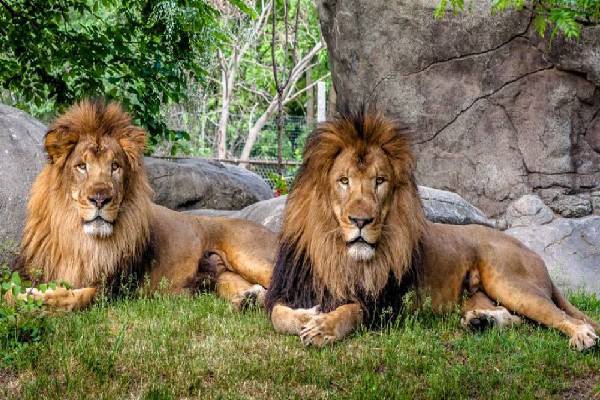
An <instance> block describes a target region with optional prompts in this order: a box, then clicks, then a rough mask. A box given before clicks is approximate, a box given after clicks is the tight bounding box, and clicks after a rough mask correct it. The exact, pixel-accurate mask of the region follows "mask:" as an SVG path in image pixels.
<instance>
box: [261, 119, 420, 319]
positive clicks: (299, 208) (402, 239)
mask: <svg viewBox="0 0 600 400" xmlns="http://www.w3.org/2000/svg"><path fill="white" fill-rule="evenodd" d="M370 147H379V148H381V149H383V151H384V152H385V153H386V154H387V156H388V157H389V160H390V163H391V165H392V168H393V174H394V176H393V180H392V183H393V200H392V205H391V208H390V212H389V214H388V216H387V218H386V221H385V225H384V228H383V231H382V236H381V238H380V241H379V243H378V245H377V252H376V255H375V256H374V258H373V259H371V260H369V261H366V262H364V261H355V260H353V259H351V258H350V257H348V255H347V251H346V243H345V241H344V239H343V237H342V235H341V233H340V230H339V225H338V223H337V221H336V219H335V216H334V213H333V210H332V206H331V202H330V199H329V195H330V193H331V191H330V188H329V181H328V173H329V171H330V169H331V167H332V166H333V163H334V161H335V159H336V157H337V156H338V155H339V154H340V153H341V152H342V151H343V150H344V149H352V150H354V151H356V152H357V153H358V155H359V157H358V159H360V158H361V157H360V154H365V153H366V152H367V151H368V149H369V148H370ZM414 166H415V160H414V157H413V155H412V152H411V150H410V142H409V138H408V136H407V134H406V133H405V132H404V131H403V130H402V129H401V128H400V127H399V125H398V124H397V123H395V122H393V121H390V120H387V119H385V118H383V117H382V116H381V115H379V114H368V113H366V112H359V113H346V114H344V115H342V116H341V117H338V118H336V119H334V120H332V121H329V122H325V123H323V124H321V125H320V126H319V127H317V129H315V131H314V132H313V133H312V134H311V136H310V137H309V139H308V141H307V145H306V148H305V151H304V155H303V163H302V166H301V169H300V172H299V173H298V176H297V178H296V182H295V184H294V187H293V189H292V191H291V193H290V195H289V197H288V200H287V206H286V209H285V215H284V224H283V231H282V235H281V241H280V248H279V252H278V256H277V261H276V264H275V270H274V273H273V278H272V281H271V286H270V288H269V292H268V295H267V303H266V304H267V308H268V310H269V311H270V310H272V308H273V307H274V305H275V304H276V303H278V302H281V303H284V304H286V305H288V306H290V307H292V308H310V307H313V306H315V305H317V304H319V305H321V309H322V310H323V311H325V312H327V311H331V310H332V309H334V308H336V307H338V306H340V305H342V304H345V303H348V302H359V303H360V304H361V305H362V306H363V311H364V312H366V314H367V319H370V320H371V322H374V321H373V319H374V318H376V316H377V315H378V311H381V310H382V309H383V308H386V307H392V308H393V309H394V311H398V310H399V308H400V307H401V301H402V300H401V297H402V294H403V293H406V291H407V290H408V288H409V287H412V284H413V282H412V281H413V280H414V279H415V278H416V276H415V275H416V271H417V270H418V268H417V267H418V264H419V253H420V251H419V249H420V238H421V235H422V231H423V228H424V225H425V217H424V212H423V208H422V204H421V200H420V197H419V195H418V190H417V186H416V184H415V180H414V177H413V170H414ZM409 278H410V279H409Z"/></svg>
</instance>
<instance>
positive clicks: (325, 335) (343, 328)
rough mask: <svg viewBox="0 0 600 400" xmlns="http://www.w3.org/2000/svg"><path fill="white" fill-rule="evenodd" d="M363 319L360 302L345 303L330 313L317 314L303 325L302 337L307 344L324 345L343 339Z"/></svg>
mask: <svg viewBox="0 0 600 400" xmlns="http://www.w3.org/2000/svg"><path fill="white" fill-rule="evenodd" d="M362 320H363V315H362V308H361V306H360V304H356V303H352V304H345V305H343V306H340V307H338V308H336V309H335V310H333V311H331V312H328V313H321V314H317V315H315V316H313V317H311V318H310V320H309V321H308V322H307V323H306V325H304V326H303V327H302V331H301V332H300V339H301V340H302V343H303V344H304V345H306V346H308V345H313V346H317V347H322V346H325V345H327V344H331V343H333V342H335V341H338V340H342V339H343V338H345V337H346V336H348V334H350V333H351V332H352V331H354V330H355V329H356V328H357V327H358V326H359V325H360V324H361V323H362Z"/></svg>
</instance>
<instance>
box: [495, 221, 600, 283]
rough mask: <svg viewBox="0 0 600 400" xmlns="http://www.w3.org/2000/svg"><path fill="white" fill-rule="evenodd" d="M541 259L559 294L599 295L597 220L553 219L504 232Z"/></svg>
mask: <svg viewBox="0 0 600 400" xmlns="http://www.w3.org/2000/svg"><path fill="white" fill-rule="evenodd" d="M506 233H508V234H509V235H512V236H514V237H515V238H517V239H519V240H520V241H522V242H523V243H524V244H525V245H527V246H528V247H529V248H531V249H533V250H535V251H536V252H537V253H538V254H540V255H541V256H542V258H543V259H544V261H545V262H546V265H547V267H548V270H549V272H550V276H551V277H552V279H553V281H554V282H555V283H556V284H557V286H558V287H559V288H561V289H562V290H584V291H590V292H595V293H597V294H600V217H599V216H591V217H585V218H556V219H555V220H554V221H552V222H550V223H548V224H545V225H531V226H524V227H514V228H511V229H508V230H507V231H506Z"/></svg>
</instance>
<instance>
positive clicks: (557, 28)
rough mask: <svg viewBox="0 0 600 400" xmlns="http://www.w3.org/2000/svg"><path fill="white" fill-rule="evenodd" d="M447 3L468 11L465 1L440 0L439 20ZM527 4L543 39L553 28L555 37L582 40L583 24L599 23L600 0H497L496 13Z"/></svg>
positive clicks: (436, 12) (495, 4)
mask: <svg viewBox="0 0 600 400" xmlns="http://www.w3.org/2000/svg"><path fill="white" fill-rule="evenodd" d="M448 3H450V7H451V8H452V10H453V11H454V12H455V13H456V12H458V11H462V10H464V8H465V2H464V0H441V1H440V2H439V3H438V5H437V7H436V10H435V16H436V17H438V18H439V17H443V16H444V15H445V13H446V9H447V7H448ZM527 5H529V6H530V7H531V9H532V10H533V12H534V15H535V17H534V20H533V24H534V27H535V30H536V31H537V33H538V34H539V35H540V36H541V37H544V36H545V35H546V33H547V31H548V30H549V29H550V30H551V37H552V38H554V37H555V36H556V35H557V34H559V33H562V34H564V35H565V37H567V38H571V39H573V38H579V36H580V35H581V29H582V27H583V26H584V25H589V24H597V23H598V22H600V0H534V1H531V2H526V1H525V0H494V1H493V10H494V11H504V10H507V9H510V8H513V9H522V8H524V7H526V6H527Z"/></svg>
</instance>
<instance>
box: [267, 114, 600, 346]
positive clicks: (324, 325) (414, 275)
mask: <svg viewBox="0 0 600 400" xmlns="http://www.w3.org/2000/svg"><path fill="white" fill-rule="evenodd" d="M414 169H415V158H414V156H413V153H412V152H411V150H410V143H409V139H408V136H407V133H406V132H405V131H403V130H402V129H401V128H400V126H399V125H398V124H397V123H396V122H394V121H392V120H389V119H386V118H385V117H383V116H382V115H381V114H378V113H368V112H360V113H345V114H343V115H341V116H339V117H337V118H335V119H333V120H331V121H329V122H325V123H323V124H321V125H320V126H319V127H317V129H315V131H314V132H313V133H312V134H311V135H310V137H309V139H308V141H307V145H306V148H305V151H304V155H303V164H302V166H301V169H300V172H299V173H298V176H297V178H296V179H297V180H296V183H295V185H294V187H293V188H292V191H291V193H290V194H289V197H288V200H287V206H286V209H285V211H284V222H283V231H282V234H281V239H280V245H279V250H278V255H277V258H276V263H275V269H274V271H273V277H272V281H271V285H270V286H269V289H268V291H267V297H266V307H267V310H268V312H269V313H270V319H271V322H272V324H273V327H274V329H275V330H276V331H277V332H281V333H286V334H291V335H299V336H300V339H301V341H302V342H303V343H304V344H305V345H314V346H324V345H326V344H330V343H333V342H335V341H339V340H341V339H343V338H345V337H346V336H347V335H348V334H350V333H351V332H352V331H354V330H355V329H356V328H357V327H358V326H360V325H365V326H367V327H372V326H378V325H382V324H384V323H387V322H389V321H391V320H393V319H394V318H396V317H397V316H398V315H399V314H400V313H401V312H402V308H403V304H405V303H403V300H402V297H403V295H404V294H406V293H407V292H408V291H409V290H410V291H412V290H415V291H416V294H417V296H416V297H417V306H418V305H419V304H421V305H422V304H423V303H424V301H422V300H423V299H424V297H425V296H427V297H430V299H431V306H432V308H433V310H434V311H435V312H448V311H451V310H454V309H455V308H456V307H457V305H458V306H459V307H461V308H462V318H461V324H462V325H463V326H464V327H469V328H481V327H484V326H490V325H494V326H498V327H507V326H511V325H516V324H519V323H520V322H521V321H522V320H521V318H520V317H519V316H517V315H515V314H518V315H520V316H524V317H527V318H529V319H531V320H534V321H537V322H538V323H540V324H543V325H547V326H550V327H553V328H556V329H559V330H560V331H561V332H563V333H564V334H566V335H567V336H569V337H570V344H571V345H572V346H573V347H575V348H576V349H578V350H585V349H588V348H590V347H592V346H594V344H595V343H596V340H597V338H598V336H597V334H598V330H599V325H598V324H597V323H596V322H594V321H592V320H591V319H590V318H589V317H588V316H586V315H585V314H584V313H582V312H581V311H579V310H578V309H577V308H575V307H574V306H573V305H571V304H570V303H569V301H568V300H567V299H566V298H565V297H563V295H562V294H561V293H560V292H559V290H558V289H557V288H556V286H555V285H554V284H553V283H552V281H551V279H550V276H549V274H548V271H547V269H546V266H545V264H544V262H543V261H542V259H541V258H540V257H539V256H538V255H537V254H536V253H535V252H533V251H532V250H530V249H528V248H527V247H525V246H524V245H523V244H522V243H520V242H519V241H518V240H516V239H514V238H512V237H510V236H508V235H506V234H504V233H502V232H499V231H496V230H494V229H491V228H488V227H484V226H480V225H465V226H454V225H443V224H438V223H432V222H429V221H427V220H426V219H425V216H424V211H423V207H422V204H421V200H420V198H419V194H418V191H417V186H416V183H415V179H414ZM419 299H421V301H419Z"/></svg>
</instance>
